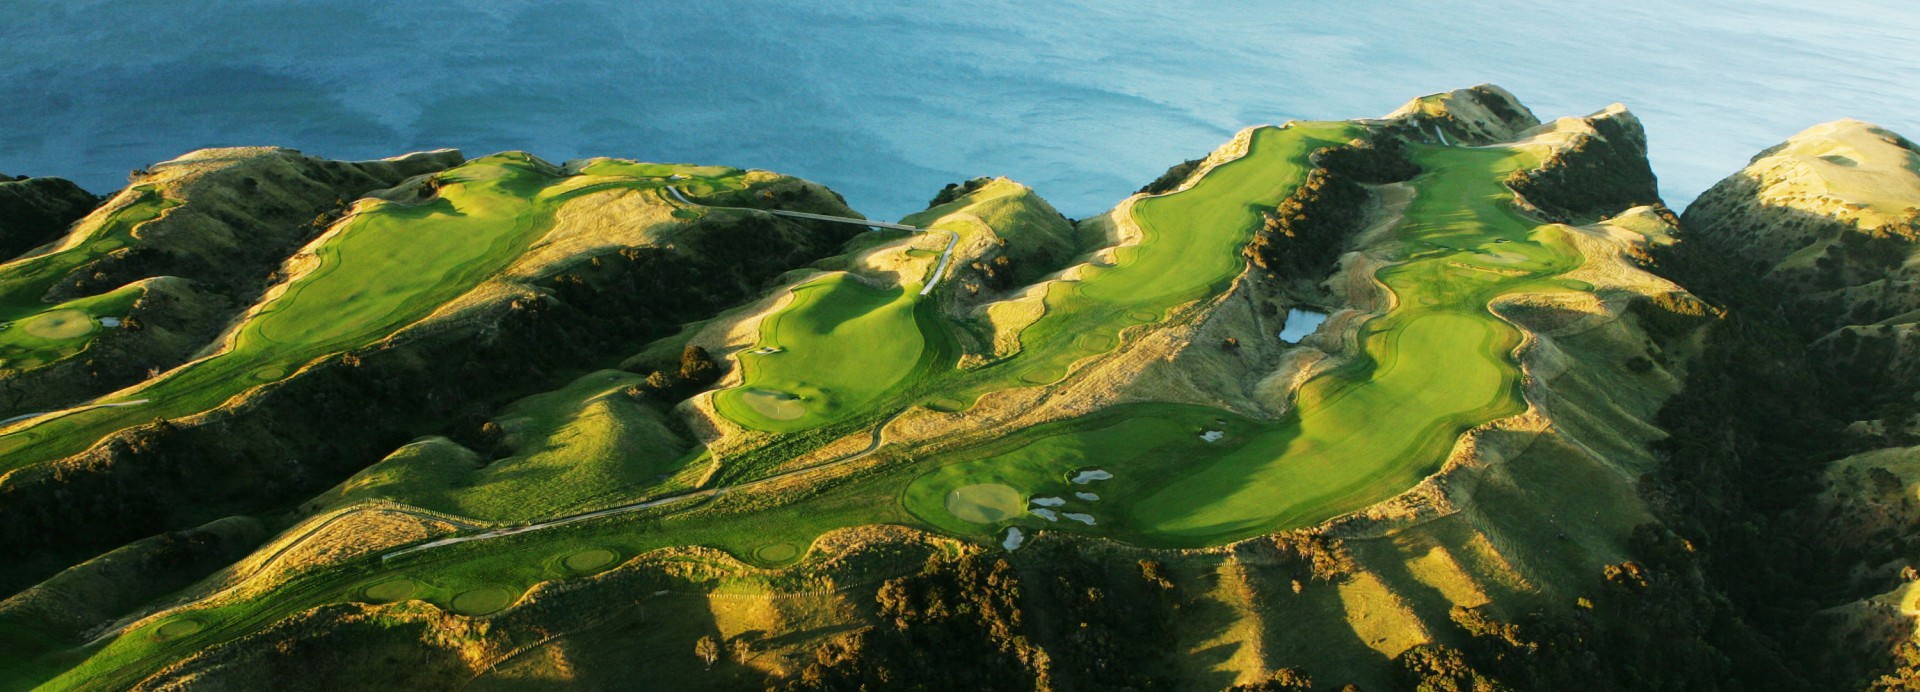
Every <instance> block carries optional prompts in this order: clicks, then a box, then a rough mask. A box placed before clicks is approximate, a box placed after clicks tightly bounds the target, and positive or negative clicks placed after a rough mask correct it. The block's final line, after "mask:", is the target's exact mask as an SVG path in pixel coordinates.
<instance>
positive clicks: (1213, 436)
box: [1200, 430, 1227, 442]
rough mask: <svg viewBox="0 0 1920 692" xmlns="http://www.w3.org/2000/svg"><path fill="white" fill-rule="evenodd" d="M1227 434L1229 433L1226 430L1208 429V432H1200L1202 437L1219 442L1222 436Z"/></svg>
mask: <svg viewBox="0 0 1920 692" xmlns="http://www.w3.org/2000/svg"><path fill="white" fill-rule="evenodd" d="M1226 436H1227V433H1226V431H1224V430H1208V431H1206V432H1203V433H1200V439H1202V440H1206V441H1208V442H1219V441H1220V438H1222V437H1226Z"/></svg>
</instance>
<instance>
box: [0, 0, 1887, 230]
mask: <svg viewBox="0 0 1920 692" xmlns="http://www.w3.org/2000/svg"><path fill="white" fill-rule="evenodd" d="M1915 36H1920V6H1916V5H1915V4H1914V3H1913V2H1912V0H1880V1H1862V0H1831V1H1829V2H1823V3H1818V4H1809V3H1804V2H1787V1H1784V0H1738V1H1732V0H1702V1H1693V0H1690V1H1689V2H1684V3H1673V2H1651V1H1642V0H1631V1H1615V2H1596V1H1594V0H1581V1H1578V2H1573V1H1567V0H1525V1H1512V0H1474V1H1463V2H1447V3H1439V2H1370V3H1342V2H1300V1H1290V0H1264V1H1259V2H1253V1H1242V0H1218V1H1215V2H1207V3H1178V2H1154V3H1148V2H1137V1H1134V0H1090V1H1087V2H1075V3H1068V2H1008V1H1004V0H972V1H969V2H914V3H880V2H872V1H871V0H807V1H796V2H764V1H762V2H745V1H743V0H700V1H694V2H678V3H667V2H657V1H646V2H582V1H578V0H574V1H567V0H553V1H548V2H468V3H420V2H415V3H394V2H389V1H387V0H377V1H373V0H325V1H320V2H261V1H242V0H199V1H196V2H192V3H158V2H118V1H115V2H72V1H61V2H50V1H42V0H12V1H11V2H6V3H0V171H6V172H8V173H14V174H33V175H62V176H67V177H71V178H74V179H76V180H78V181H80V182H81V183H82V184H83V185H85V186H87V187H89V188H90V189H94V190H96V191H107V190H112V189H114V188H117V187H119V186H120V185H121V184H123V182H124V180H125V175H126V171H127V170H128V169H131V168H134V167H137V166H144V165H146V164H149V163H151V162H154V161H159V160H164V159H167V158H171V157H173V156H176V155H178V154H181V153H183V152H186V151H189V150H192V149H196V148H200V147H206V146H215V145H243V144H276V145H283V146H290V147H294V148H298V149H302V150H304V151H307V152H308V153H313V154H318V155H323V156H328V157H334V158H375V157H383V156H390V155H394V154H398V153H403V152H406V151H411V150H419V149H428V148H438V147H458V148H461V149H464V150H466V151H467V153H468V154H469V155H478V154H484V153H490V152H493V151H499V150H504V149H525V150H529V151H532V152H534V153H535V154H538V155H540V156H543V157H546V158H548V159H551V160H562V159H567V158H574V157H581V156H594V155H610V156H621V157H632V158H640V159H649V160H662V161H692V162H701V163H720V164H730V165H736V166H750V167H761V168H769V169H774V170H778V171H781V172H786V173H791V174H795V175H800V176H804V177H807V178H811V179H813V180H817V181H819V182H822V183H826V184H828V185H830V186H832V187H833V188H835V189H837V190H839V191H841V192H842V193H843V194H845V195H846V196H847V197H848V198H849V200H850V201H851V202H852V203H853V205H854V206H855V207H856V208H858V209H860V210H862V211H864V212H866V213H867V214H869V215H873V216H877V217H898V216H900V215H903V214H905V213H908V212H910V211H913V210H916V209H918V208H920V207H921V206H923V205H924V203H925V201H926V200H927V199H928V198H929V197H931V196H932V194H933V193H934V191H935V190H936V189H938V188H939V187H940V185H942V184H944V183H947V182H950V181H954V180H958V179H962V178H966V177H971V176H975V175H1006V176H1010V177H1012V178H1015V179H1017V180H1020V181H1022V182H1025V183H1028V184H1030V185H1033V186H1034V187H1035V188H1037V189H1038V190H1039V191H1040V192H1041V194H1043V195H1044V196H1046V197H1048V198H1049V199H1052V200H1053V201H1054V202H1055V204H1056V205H1057V206H1058V207H1060V209H1061V210H1062V211H1063V212H1065V213H1067V214H1068V215H1070V216H1075V217H1079V216H1086V215H1090V214H1094V213H1097V212H1099V211H1100V210H1102V209H1105V208H1107V207H1109V206H1111V205H1112V204H1113V203H1114V202H1116V201H1118V200H1119V199H1120V198H1121V197H1123V196H1125V195H1126V194H1128V193H1130V192H1132V191H1133V190H1134V189H1135V188H1137V187H1139V186H1140V185H1141V184H1142V183H1144V182H1145V181H1147V180H1150V179H1152V178H1153V177H1154V176H1156V175H1157V174H1159V173H1160V171H1161V170H1163V169H1165V168H1166V167H1167V166H1168V165H1170V164H1172V163H1175V162H1178V161H1180V160H1182V159H1186V158H1191V157H1194V156H1199V155H1201V154H1203V153H1205V152H1207V151H1208V150H1211V149H1212V148H1213V147H1215V146H1216V145H1218V144H1219V143H1220V142H1222V141H1223V140H1225V139H1226V138H1227V137H1228V136H1229V135H1231V134H1232V133H1233V132H1234V131H1235V130H1238V129H1240V128H1242V127H1245V126H1248V125H1253V124H1259V123H1274V122H1281V121H1285V120H1288V119H1293V118H1314V119H1341V118H1349V117H1361V116H1376V115H1382V114H1385V113H1386V112H1388V111H1390V110H1392V109H1393V108H1395V107H1396V106H1398V105H1400V104H1401V103H1403V102H1405V101H1406V100H1407V99H1408V98H1410V97H1413V96H1417V95H1420V94H1425V93H1431V92H1437V91H1444V90H1448V89H1453V88H1458V87H1464V86H1470V85H1472V84H1476V83H1480V82H1493V83H1497V84H1500V85H1502V86H1505V87H1507V88H1508V89H1510V90H1512V91H1513V92H1514V93H1515V94H1517V95H1519V96H1520V97H1521V99H1522V100H1524V101H1525V102H1526V103H1527V104H1528V105H1530V106H1531V107H1532V108H1533V110H1534V111H1535V112H1537V113H1539V114H1540V115H1541V116H1542V117H1547V118H1551V117H1557V116H1563V115H1583V114H1586V113H1589V112H1592V111H1595V110H1598V109H1600V108H1602V107H1604V106H1606V105H1607V104H1609V103H1612V102H1615V101H1619V102H1624V103H1626V104H1628V105H1629V106H1630V107H1631V108H1633V110H1634V111H1635V112H1636V113H1638V114H1639V115H1640V116H1641V118H1642V119H1643V120H1644V121H1645V123H1646V126H1647V129H1648V132H1649V136H1650V139H1651V143H1652V158H1653V161H1654V166H1655V170H1656V171H1657V172H1658V173H1659V174H1660V176H1661V180H1662V188H1663V192H1664V194H1665V195H1666V197H1667V199H1668V200H1669V202H1670V203H1673V204H1674V205H1675V206H1680V205H1683V204H1684V203H1686V202H1687V201H1689V200H1691V199H1692V198H1693V197H1694V196H1695V195H1696V194H1698V192H1699V191H1701V190H1702V189H1704V188H1705V187H1707V186H1708V185H1711V184H1712V183H1713V182H1714V181H1715V180H1718V179H1719V178H1721V177H1723V176H1725V175H1727V174H1729V173H1731V172H1733V171H1734V170H1737V169H1738V168H1739V167H1740V166H1741V165H1743V164H1744V163H1745V161H1746V159H1747V157H1749V156H1751V155H1752V154H1754V153H1755V152H1757V151H1759V150H1760V149H1762V148H1764V147H1767V146H1770V145H1772V144H1774V143H1777V142H1778V141H1779V140H1781V139H1783V138H1785V137H1786V136H1788V135H1791V134H1793V133H1794V132H1797V131H1799V130H1800V129H1802V128H1805V127H1806V126H1809V125H1812V124H1815V123H1818V122H1823V121H1827V120H1832V119H1836V118H1840V117H1856V118H1861V119H1864V120H1870V121H1874V122H1878V123H1879V124H1881V125H1884V126H1887V127H1890V128H1893V129H1895V130H1900V131H1904V132H1906V133H1907V134H1908V135H1910V136H1920V42H1916V41H1914V40H1913V37H1915Z"/></svg>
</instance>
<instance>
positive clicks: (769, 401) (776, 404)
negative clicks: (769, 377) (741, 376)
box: [740, 389, 807, 420]
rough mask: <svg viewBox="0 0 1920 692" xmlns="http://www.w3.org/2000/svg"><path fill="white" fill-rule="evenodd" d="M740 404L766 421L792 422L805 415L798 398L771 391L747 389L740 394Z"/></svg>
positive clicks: (803, 406)
mask: <svg viewBox="0 0 1920 692" xmlns="http://www.w3.org/2000/svg"><path fill="white" fill-rule="evenodd" d="M740 403H743V404H746V405H747V408H751V409H753V412H754V413H758V414H760V415H761V416H764V417H766V418H767V419H768V420H793V419H795V418H799V417H801V416H804V415H807V406H806V404H802V403H800V397H797V396H794V395H792V394H788V393H786V392H782V391H777V390H772V389H749V390H747V391H744V392H741V393H740Z"/></svg>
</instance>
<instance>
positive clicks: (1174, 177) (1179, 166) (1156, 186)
mask: <svg viewBox="0 0 1920 692" xmlns="http://www.w3.org/2000/svg"><path fill="white" fill-rule="evenodd" d="M1204 161H1206V159H1205V158H1198V159H1192V160H1189V161H1181V162H1180V163H1176V164H1173V166H1172V167H1170V168H1168V169H1167V172H1165V173H1161V174H1160V177H1158V178H1154V179H1153V182H1150V183H1147V184H1146V185H1144V186H1142V187H1141V188H1140V189H1139V190H1138V192H1137V193H1136V194H1149V195H1157V194H1160V193H1162V192H1167V191H1170V190H1172V189H1174V188H1176V187H1180V183H1184V182H1186V181H1187V176H1191V175H1193V172H1194V171H1196V170H1199V168H1200V164H1201V163H1202V162H1204Z"/></svg>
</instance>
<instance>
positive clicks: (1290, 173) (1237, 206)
mask: <svg viewBox="0 0 1920 692" xmlns="http://www.w3.org/2000/svg"><path fill="white" fill-rule="evenodd" d="M1360 132H1361V129H1360V127H1359V126H1358V125H1355V124H1353V123H1347V122H1315V123H1293V124H1291V125H1289V126H1288V127H1284V128H1280V127H1263V128H1259V129H1257V130H1255V131H1254V132H1253V134H1252V141H1251V142H1250V143H1249V145H1248V149H1247V152H1248V153H1247V155H1246V156H1243V157H1241V158H1239V159H1235V160H1233V161H1230V162H1227V163H1224V164H1221V165H1219V166H1217V167H1215V168H1214V169H1213V170H1212V171H1211V172H1209V173H1208V174H1207V175H1206V176H1205V177H1204V178H1202V179H1201V180H1200V181H1199V182H1198V183H1197V184H1195V185H1194V186H1193V187H1191V188H1189V189H1187V190H1186V191H1183V192H1178V193H1173V194H1169V195H1162V196H1158V197H1149V198H1146V199H1143V200H1140V201H1139V202H1137V203H1135V205H1134V208H1133V213H1134V216H1133V218H1134V220H1135V221H1136V222H1138V224H1139V226H1140V231H1141V233H1142V238H1141V240H1140V242H1139V244H1137V245H1134V246H1131V247H1123V248H1120V249H1119V250H1118V252H1117V253H1116V257H1115V258H1114V263H1113V264H1112V265H1110V266H1096V267H1092V268H1090V269H1088V270H1087V271H1086V272H1085V273H1084V274H1083V275H1082V278H1081V279H1080V280H1078V281H1063V282H1057V283H1055V284H1053V285H1052V286H1051V287H1050V288H1049V289H1048V291H1047V295H1046V306H1047V313H1046V315H1045V316H1044V317H1042V318H1040V320H1039V321H1037V322H1035V323H1033V324H1032V325H1030V326H1028V327H1027V328H1026V329H1025V330H1023V331H1022V332H1021V333H1020V352H1019V353H1018V354H1017V355H1016V356H1015V357H1013V358H1010V359H1008V360H1005V361H1002V362H1000V363H997V364H994V365H992V366H989V367H987V368H982V369H981V371H980V373H979V375H978V376H976V377H974V378H970V379H969V381H967V382H964V383H962V384H960V385H959V386H957V387H955V388H954V389H955V391H951V392H948V393H946V396H947V398H953V399H957V400H960V401H967V402H970V401H972V400H973V399H974V398H975V397H977V396H979V395H980V394H982V393H985V392H988V391H992V390H994V389H1003V388H1006V387H1012V386H1030V385H1036V384H1047V383H1050V382H1053V381H1055V380H1058V379H1060V378H1061V377H1064V376H1065V375H1066V374H1067V371H1068V368H1069V367H1070V366H1072V365H1073V363H1075V362H1077V361H1079V360H1081V359H1083V358H1086V357H1088V356H1092V355H1098V354H1100V353H1105V352H1107V351H1110V350H1112V349H1113V348H1114V347H1116V346H1118V345H1119V338H1118V337H1119V334H1120V332H1121V331H1122V330H1124V329H1126V328H1127V327H1131V326H1134V325H1138V324H1147V323H1151V322H1154V321H1157V320H1159V319H1161V318H1162V317H1164V316H1166V314H1167V311H1168V310H1171V309H1172V308H1174V307H1175V306H1178V305H1180V304H1182V303H1186V302H1189V301H1194V300H1200V299H1204V298H1207V297H1209V296H1212V295H1215V294H1218V293H1219V292H1221V291H1223V290H1225V289H1226V287H1227V284H1228V283H1229V282H1231V281H1232V280H1233V277H1234V276H1236V275H1238V274H1239V273H1240V270H1241V269H1242V268H1244V267H1245V266H1246V262H1245V260H1243V259H1242V258H1241V257H1240V248H1242V247H1244V246H1245V245H1246V244H1247V241H1248V240H1250V239H1252V237H1253V231H1254V229H1255V228H1258V227H1259V225H1260V218H1261V217H1260V209H1261V207H1263V206H1264V207H1268V208H1270V207H1272V206H1273V205H1276V204H1279V202H1280V200H1282V199H1285V198H1286V196H1287V195H1289V194H1292V192H1293V190H1294V188H1296V187H1298V186H1299V185H1300V182H1301V181H1302V180H1303V179H1304V178H1305V177H1306V174H1307V171H1308V170H1309V169H1311V167H1312V164H1311V163H1309V162H1308V161H1307V156H1308V155H1309V154H1311V153H1313V151H1314V150H1315V149H1318V148H1320V147H1324V146H1328V145H1333V144H1341V143H1344V142H1346V141H1347V140H1349V139H1352V138H1353V137H1355V136H1357V135H1359V134H1360Z"/></svg>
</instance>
